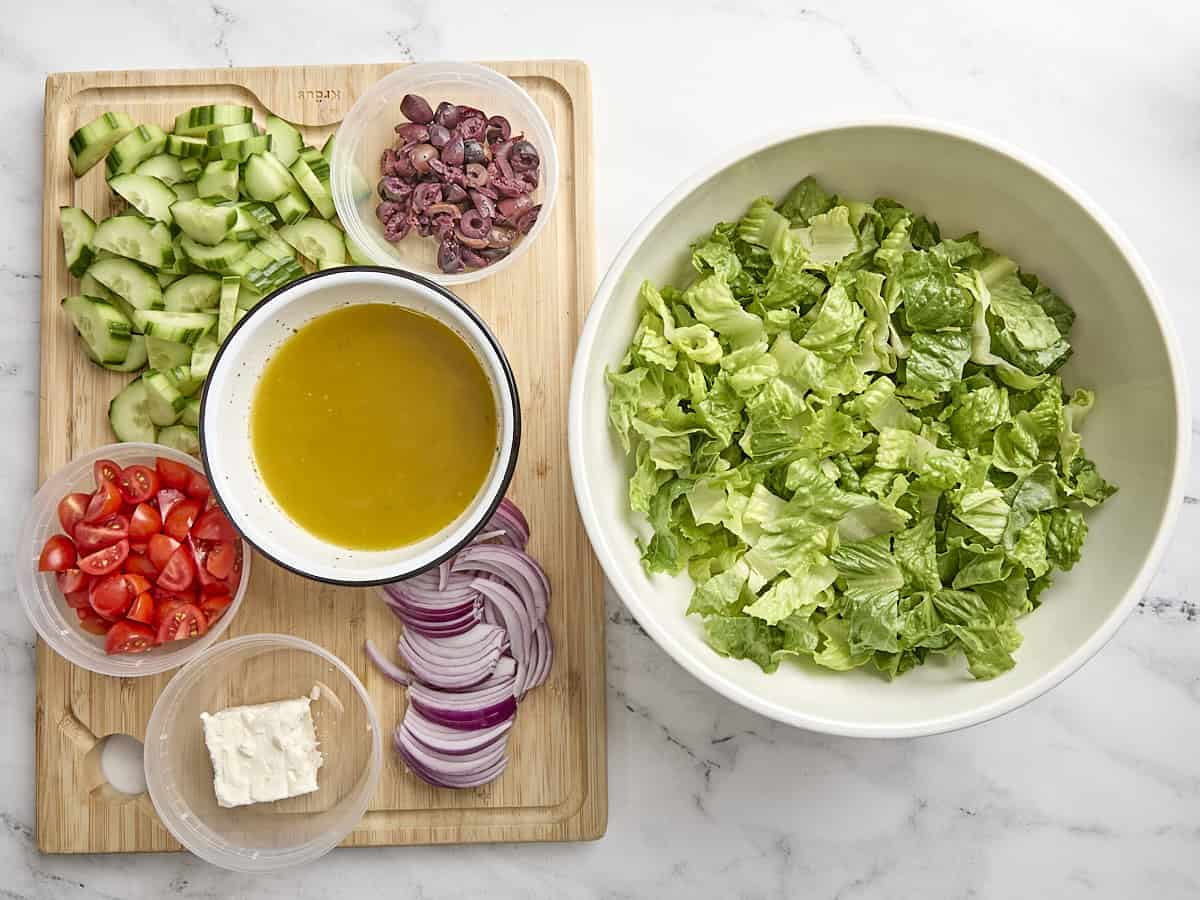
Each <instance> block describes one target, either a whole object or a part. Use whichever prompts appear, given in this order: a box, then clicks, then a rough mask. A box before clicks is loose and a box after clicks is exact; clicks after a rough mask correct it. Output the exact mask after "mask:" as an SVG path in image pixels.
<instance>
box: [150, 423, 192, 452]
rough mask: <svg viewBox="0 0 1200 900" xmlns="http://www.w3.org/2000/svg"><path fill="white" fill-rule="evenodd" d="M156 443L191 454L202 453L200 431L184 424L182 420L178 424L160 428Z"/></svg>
mask: <svg viewBox="0 0 1200 900" xmlns="http://www.w3.org/2000/svg"><path fill="white" fill-rule="evenodd" d="M156 443H158V444H162V445H163V446H164V447H170V448H171V449H172V450H178V451H179V452H181V453H186V454H188V455H189V456H199V455H200V431H199V430H198V429H196V428H193V427H192V426H190V425H184V424H183V422H182V420H180V424H178V425H169V426H167V427H166V428H160V429H159V431H158V439H157V441H156Z"/></svg>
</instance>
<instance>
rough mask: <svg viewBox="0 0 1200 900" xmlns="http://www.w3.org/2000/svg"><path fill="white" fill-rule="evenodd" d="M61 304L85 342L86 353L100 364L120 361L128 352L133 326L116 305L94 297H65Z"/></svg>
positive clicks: (123, 359) (122, 360) (121, 361)
mask: <svg viewBox="0 0 1200 900" xmlns="http://www.w3.org/2000/svg"><path fill="white" fill-rule="evenodd" d="M62 307H63V309H64V310H66V312H67V315H68V316H70V317H71V324H72V325H74V326H75V330H76V331H78V332H79V336H80V337H81V338H82V339H83V342H84V343H85V344H86V345H87V348H88V351H89V355H90V356H91V357H92V359H94V360H96V362H98V363H101V364H108V363H123V362H124V361H125V357H126V356H128V355H129V344H130V342H131V339H132V334H133V327H132V323H131V322H130V321H129V319H128V318H127V317H126V316H125V314H124V313H122V312H121V311H120V310H119V309H117V308H116V307H115V306H113V305H112V304H110V303H106V302H105V301H103V300H97V299H95V298H94V297H82V296H75V297H67V298H66V299H64V300H63V302H62Z"/></svg>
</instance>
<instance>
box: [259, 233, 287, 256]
mask: <svg viewBox="0 0 1200 900" xmlns="http://www.w3.org/2000/svg"><path fill="white" fill-rule="evenodd" d="M255 246H256V249H258V250H259V251H260V252H261V253H263V254H265V255H266V256H269V257H270V258H271V259H292V258H293V257H295V255H296V251H295V250H293V249H292V245H291V244H289V243H288V242H287V241H285V240H284V239H283V238H281V237H280V236H279V232H277V231H276V230H275V229H273V228H272V229H271V233H270V234H268V235H267V236H266V237H264V238H263V239H262V240H261V241H259V242H258V244H256V245H255Z"/></svg>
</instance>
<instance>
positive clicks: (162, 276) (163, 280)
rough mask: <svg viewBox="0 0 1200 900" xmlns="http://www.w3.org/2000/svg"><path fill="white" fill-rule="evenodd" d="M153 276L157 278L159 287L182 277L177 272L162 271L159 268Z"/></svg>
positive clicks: (163, 286)
mask: <svg viewBox="0 0 1200 900" xmlns="http://www.w3.org/2000/svg"><path fill="white" fill-rule="evenodd" d="M154 276H155V277H156V278H157V279H158V286H159V287H161V288H165V287H166V286H167V285H170V284H174V283H175V282H176V281H178V280H179V279H180V278H182V277H183V276H182V275H180V274H179V273H178V272H164V271H163V270H162V269H159V270H158V271H157V272H155V273H154Z"/></svg>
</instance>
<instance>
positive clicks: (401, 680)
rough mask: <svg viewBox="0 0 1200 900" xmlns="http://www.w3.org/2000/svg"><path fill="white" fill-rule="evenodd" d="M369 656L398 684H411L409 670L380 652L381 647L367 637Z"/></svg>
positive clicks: (380, 669) (381, 670)
mask: <svg viewBox="0 0 1200 900" xmlns="http://www.w3.org/2000/svg"><path fill="white" fill-rule="evenodd" d="M366 649H367V657H368V658H369V659H370V660H371V662H373V663H375V665H376V666H377V667H378V668H379V671H380V672H382V673H383V674H384V675H386V676H387V677H388V678H390V679H392V681H395V682H397V683H398V684H409V683H411V679H410V678H409V675H408V673H407V672H405V671H404V670H403V669H401V668H400V667H399V666H398V665H396V664H395V663H394V662H392V661H391V660H390V659H388V658H387V657H386V656H384V655H383V654H382V653H380V652H379V649H378V648H377V647H376V646H375V645H374V644H373V643H372V642H371V639H370V638H368V639H367V646H366Z"/></svg>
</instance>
